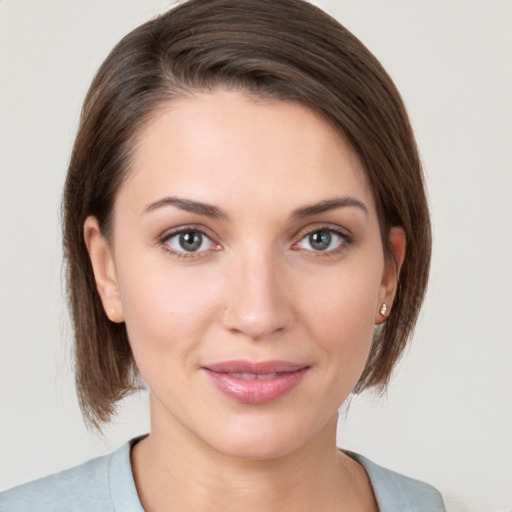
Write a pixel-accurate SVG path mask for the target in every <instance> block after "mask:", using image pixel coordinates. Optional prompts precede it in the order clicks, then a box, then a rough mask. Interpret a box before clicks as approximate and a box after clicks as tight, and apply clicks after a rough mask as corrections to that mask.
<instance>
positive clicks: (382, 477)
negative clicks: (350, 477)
mask: <svg viewBox="0 0 512 512" xmlns="http://www.w3.org/2000/svg"><path fill="white" fill-rule="evenodd" d="M345 453H346V454H347V455H349V456H350V457H352V458H353V459H354V460H356V461H357V462H359V463H360V464H361V465H362V466H363V467H364V468H365V470H366V472H367V473H368V476H369V478H370V482H371V484H372V487H373V491H374V493H375V497H376V499H377V503H378V504H379V510H380V512H394V511H396V510H407V511H408V512H445V508H444V504H443V499H442V497H441V494H440V493H439V491H438V490H437V489H436V488H435V487H432V486H431V485H429V484H427V483H425V482H421V481H420V480H415V479H414V478H409V477H407V476H404V475H401V474H400V473H396V472H395V471H391V470H389V469H386V468H383V467H381V466H379V465H377V464H375V463H374V462H372V461H371V460H369V459H367V458H366V457H363V456H362V455H359V454H357V453H352V452H345Z"/></svg>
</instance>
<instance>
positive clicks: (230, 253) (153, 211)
mask: <svg viewBox="0 0 512 512" xmlns="http://www.w3.org/2000/svg"><path fill="white" fill-rule="evenodd" d="M85 234H86V239H87V241H88V246H89V250H90V253H91V258H92V261H93V265H94V269H95V274H96V279H97V284H98V289H99V291H100V294H101V296H102V300H103V303H104V306H105V310H106V312H107V314H108V315H109V317H110V318H111V319H112V320H113V321H118V322H119V321H125V322H126V327H127V330H128V335H129V339H130V343H131V346H132V349H133V354H134V357H135V361H136V363H137V366H138V368H139V370H140V373H141V375H142V377H143V378H144V380H145V381H146V383H147V384H148V386H149V388H150V390H151V410H152V424H153V432H157V431H158V432H168V433H173V434H176V433H179V434H180V435H181V436H185V437H181V438H180V439H185V438H187V439H189V440H193V441H194V442H199V443H200V445H201V446H204V447H208V448H213V449H214V450H216V451H217V452H221V453H224V454H227V455H232V456H237V457H249V458H268V457H277V456H280V455H284V454H286V453H290V452H292V451H293V450H296V449H298V448H300V447H301V446H305V445H307V444H308V443H309V442H313V441H314V440H315V439H317V440H318V439H321V438H322V436H324V435H327V434H326V433H327V432H329V435H330V436H332V432H333V428H334V426H335V423H336V414H337V409H338V408H339V407H340V405H341V404H342V402H343V401H344V400H345V399H346V397H347V396H348V394H349V393H350V391H351V389H352V388H353V386H354V384H355V383H356V381H357V380H358V378H359V376H360V374H361V371H362V369H363V367H364V365H365V361H366V358H367V355H368V352H369V348H370V343H371V339H372V333H373V328H374V324H376V323H380V322H382V321H383V320H384V319H383V317H382V316H381V315H380V314H379V309H380V307H381V304H382V303H384V302H385V303H387V304H391V303H392V299H393V294H394V290H395V282H396V277H397V276H396V269H395V265H394V264H393V263H390V262H387V261H386V260H385V258H384V255H383V248H382V244H381V235H380V232H379V225H378V219H377V215H376V211H375V205H374V200H373V197H372V193H371V190H370V188H369V186H368V183H367V181H366V179H365V176H364V173H363V170H362V166H361V164H360V162H359V160H358V158H357V157H356V156H355V154H354V153H353V151H352V150H351V149H350V148H349V146H348V145H347V144H346V143H345V142H344V141H343V140H342V139H340V137H339V136H338V135H336V133H335V132H334V130H333V129H332V128H331V127H330V126H329V125H328V124H327V123H326V122H325V121H323V120H322V119H320V118H319V117H317V116H316V115H315V114H314V113H312V112H311V111H309V110H307V109H306V108H304V107H302V106H300V105H298V104H295V103H288V102H277V101H270V100H269V101H266V100H255V99H253V98H251V97H249V96H247V95H244V94H241V93H236V92H227V91H218V92H214V93H208V94H199V95H197V96H194V97H192V98H188V99H183V100H176V101H172V102H170V103H168V104H167V105H166V106H165V107H162V108H161V109H160V110H159V111H158V112H157V113H156V115H155V116H154V117H153V118H152V119H151V120H150V121H149V123H148V124H147V125H146V127H145V129H144V130H143V132H142V134H141V137H140V139H139V143H138V146H137V148H136V151H135V158H134V160H133V164H132V167H131V169H130V174H129V177H128V179H127V181H126V182H125V183H124V184H123V186H122V187H121V189H120V191H119V193H118V196H117V199H116V203H115V208H114V224H113V233H112V237H111V240H110V244H109V245H107V244H106V243H105V242H104V241H103V239H102V238H101V237H100V236H99V235H98V230H97V225H96V222H95V220H94V219H92V218H89V219H88V220H87V222H86V225H85ZM391 243H392V246H393V249H394V251H395V253H396V255H397V258H398V260H400V259H401V254H402V253H403V246H404V240H403V233H402V231H401V230H399V229H395V230H392V233H391Z"/></svg>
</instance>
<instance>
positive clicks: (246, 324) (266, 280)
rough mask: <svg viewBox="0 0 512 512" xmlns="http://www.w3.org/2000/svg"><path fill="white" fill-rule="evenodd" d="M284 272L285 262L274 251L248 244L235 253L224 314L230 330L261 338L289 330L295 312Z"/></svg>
mask: <svg viewBox="0 0 512 512" xmlns="http://www.w3.org/2000/svg"><path fill="white" fill-rule="evenodd" d="M255 245H256V247H255ZM282 270H283V268H282V262H281V261H280V258H279V256H278V254H276V251H273V250H272V248H268V249H262V247H261V245H260V244H245V246H244V247H243V248H240V249H239V250H238V251H235V254H234V255H233V258H232V261H231V264H230V267H229V269H228V271H227V272H228V274H229V275H228V278H227V280H228V283H229V284H228V286H227V290H226V300H225V310H224V315H223V323H224V326H225V327H226V328H227V329H228V330H230V331H231V332H237V333H241V334H245V335H246V336H248V337H250V338H252V339H260V338H263V337H266V336H268V335H270V334H272V333H276V332H278V331H283V330H285V329H286V327H287V326H288V324H289V321H290V319H291V309H290V304H289V302H288V300H287V296H286V295H287V294H286V287H285V286H284V282H283V278H284V275H283V272H282Z"/></svg>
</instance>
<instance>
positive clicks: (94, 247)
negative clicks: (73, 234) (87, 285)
mask: <svg viewBox="0 0 512 512" xmlns="http://www.w3.org/2000/svg"><path fill="white" fill-rule="evenodd" d="M84 238H85V245H86V246H87V251H88V252H89V258H90V260H91V264H92V269H93V272H94V279H95V281H96V288H97V290H98V293H99V294H100V297H101V302H102V303H103V309H104V310H105V314H106V315H107V317H108V318H109V319H110V320H111V321H112V322H117V323H120V322H124V314H123V308H122V305H121V299H120V296H119V287H118V285H117V277H116V269H115V265H114V258H113V257H112V252H111V250H110V246H109V244H108V241H107V239H106V238H105V237H104V236H103V235H102V234H101V231H100V227H99V224H98V220H97V219H96V217H93V216H89V217H87V219H85V222H84Z"/></svg>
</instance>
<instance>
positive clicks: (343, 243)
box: [158, 225, 353, 259]
mask: <svg viewBox="0 0 512 512" xmlns="http://www.w3.org/2000/svg"><path fill="white" fill-rule="evenodd" d="M321 232H327V233H329V234H330V235H333V234H334V235H335V236H336V237H339V238H340V242H339V244H338V246H337V247H335V248H334V249H328V250H318V251H315V250H312V249H305V250H304V251H305V252H308V253H311V254H313V255H314V256H315V257H317V258H321V257H330V256H336V255H338V254H340V253H341V252H342V251H344V250H345V249H346V247H347V245H350V244H352V242H353V240H352V237H351V236H350V235H349V234H347V233H346V232H345V231H343V230H341V229H340V228H339V227H334V226H332V225H320V226H318V227H315V228H314V229H311V228H306V229H304V230H302V231H301V232H299V233H298V234H297V235H295V236H294V238H296V237H297V236H298V237H299V240H298V242H296V243H294V244H293V245H292V249H296V250H301V248H300V247H298V246H299V244H300V243H302V242H303V241H304V240H306V239H307V238H308V237H310V236H312V235H314V234H315V233H321ZM184 233H197V234H199V235H201V236H202V237H203V241H202V242H201V245H202V244H203V243H204V239H206V240H208V241H209V243H210V244H212V245H213V246H215V248H214V249H213V251H218V250H219V249H220V245H219V244H218V243H216V242H215V241H214V240H213V238H212V237H211V236H209V235H208V234H206V233H205V230H204V229H203V228H201V227H199V226H194V225H188V226H182V227H180V228H177V229H173V230H171V231H166V232H165V233H164V234H162V235H161V236H160V237H159V240H158V242H159V245H161V246H162V247H163V248H164V249H165V250H166V251H167V252H168V253H170V254H171V255H172V256H175V257H177V258H183V259H192V258H200V257H204V256H206V254H204V253H209V252H210V251H211V250H212V249H210V248H208V249H206V250H201V251H190V252H187V251H186V250H183V251H180V250H176V249H174V248H172V246H171V245H170V243H169V241H170V240H171V239H172V238H174V237H176V236H179V235H182V234H184Z"/></svg>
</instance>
